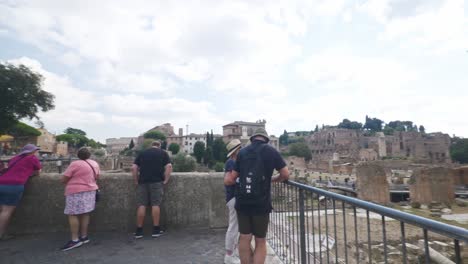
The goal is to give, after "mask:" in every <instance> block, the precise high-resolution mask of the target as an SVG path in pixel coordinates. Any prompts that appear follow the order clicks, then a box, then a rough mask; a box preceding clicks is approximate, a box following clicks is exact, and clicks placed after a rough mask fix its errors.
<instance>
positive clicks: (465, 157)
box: [450, 138, 468, 164]
mask: <svg viewBox="0 0 468 264" xmlns="http://www.w3.org/2000/svg"><path fill="white" fill-rule="evenodd" d="M450 156H451V157H452V160H453V161H457V162H460V163H462V164H466V163H468V138H453V139H452V145H451V146H450Z"/></svg>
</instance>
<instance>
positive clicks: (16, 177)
mask: <svg viewBox="0 0 468 264" xmlns="http://www.w3.org/2000/svg"><path fill="white" fill-rule="evenodd" d="M38 150H39V147H37V146H35V145H33V144H27V145H26V146H24V147H23V148H22V149H21V152H20V153H19V154H18V155H17V156H15V157H13V158H12V159H11V160H10V161H9V162H8V169H7V171H6V172H4V173H3V174H2V175H1V176H0V240H2V239H5V238H6V236H5V231H6V228H7V226H8V222H9V221H10V219H11V216H12V215H13V212H14V211H15V209H16V207H17V206H18V204H19V202H20V200H21V197H22V196H23V192H24V185H25V184H26V182H27V181H28V179H29V177H31V176H35V175H39V173H40V171H41V168H42V167H41V163H40V162H39V159H38V158H37V157H36V153H37V151H38Z"/></svg>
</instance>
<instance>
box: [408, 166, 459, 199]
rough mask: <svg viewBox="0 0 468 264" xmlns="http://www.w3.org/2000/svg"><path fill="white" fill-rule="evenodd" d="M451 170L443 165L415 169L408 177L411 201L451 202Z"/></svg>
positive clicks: (452, 196) (452, 187)
mask: <svg viewBox="0 0 468 264" xmlns="http://www.w3.org/2000/svg"><path fill="white" fill-rule="evenodd" d="M452 173H453V171H452V170H451V169H449V168H444V167H433V168H422V169H418V170H415V171H414V173H413V176H411V179H410V198H411V202H418V203H421V204H430V203H431V202H438V203H445V204H451V203H453V202H454V200H455V190H454V186H453V184H454V180H453V174H452Z"/></svg>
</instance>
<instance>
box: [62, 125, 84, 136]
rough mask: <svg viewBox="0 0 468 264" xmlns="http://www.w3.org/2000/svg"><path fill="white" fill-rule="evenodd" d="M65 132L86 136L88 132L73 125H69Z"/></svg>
mask: <svg viewBox="0 0 468 264" xmlns="http://www.w3.org/2000/svg"><path fill="white" fill-rule="evenodd" d="M63 133H65V134H75V135H82V136H86V132H84V131H83V130H81V129H78V128H72V127H68V128H67V129H65V130H64V131H63Z"/></svg>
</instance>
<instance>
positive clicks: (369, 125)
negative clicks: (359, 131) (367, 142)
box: [363, 116, 384, 132]
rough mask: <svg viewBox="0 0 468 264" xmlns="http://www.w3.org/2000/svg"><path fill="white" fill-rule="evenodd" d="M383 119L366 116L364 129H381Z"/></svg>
mask: <svg viewBox="0 0 468 264" xmlns="http://www.w3.org/2000/svg"><path fill="white" fill-rule="evenodd" d="M383 123H384V122H383V121H382V120H380V119H378V118H370V117H368V116H366V123H365V124H364V127H363V128H364V129H368V130H371V131H373V132H380V131H382V125H383Z"/></svg>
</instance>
